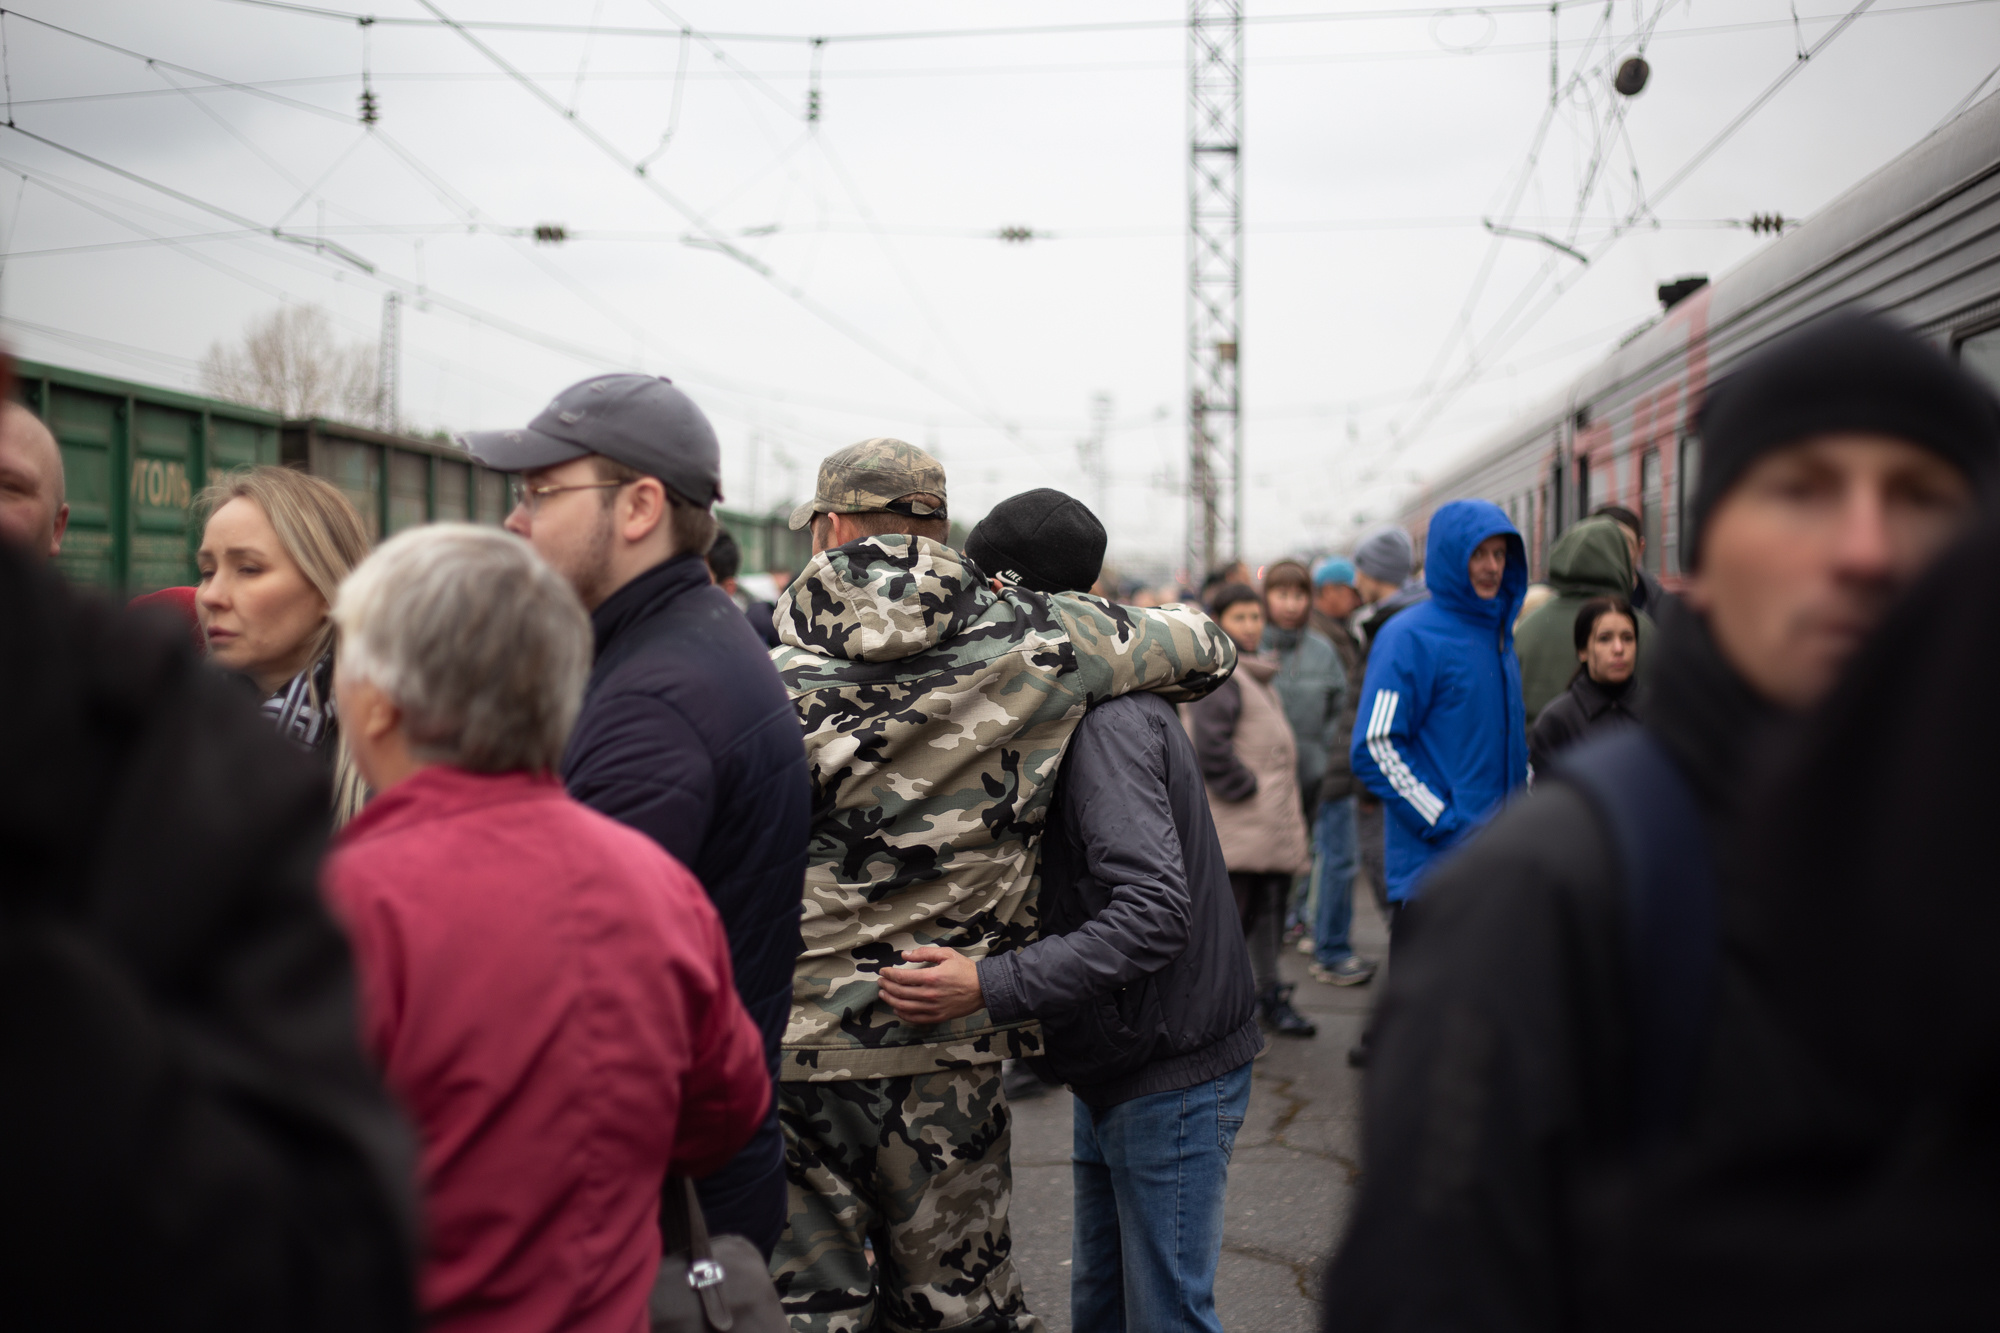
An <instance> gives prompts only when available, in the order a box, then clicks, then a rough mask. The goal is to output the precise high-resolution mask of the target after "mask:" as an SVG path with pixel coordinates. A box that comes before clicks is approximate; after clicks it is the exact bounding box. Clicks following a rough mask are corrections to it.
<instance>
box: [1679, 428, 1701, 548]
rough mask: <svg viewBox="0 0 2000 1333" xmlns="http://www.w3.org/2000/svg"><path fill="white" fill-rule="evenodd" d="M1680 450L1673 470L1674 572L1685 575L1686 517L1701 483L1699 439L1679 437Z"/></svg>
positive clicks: (1691, 508)
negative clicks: (1676, 492) (1674, 493)
mask: <svg viewBox="0 0 2000 1333" xmlns="http://www.w3.org/2000/svg"><path fill="white" fill-rule="evenodd" d="M1680 450H1681V456H1680V460H1679V465H1678V466H1677V467H1676V468H1675V469H1674V483H1675V486H1674V488H1675V490H1677V491H1678V492H1679V494H1678V495H1677V496H1675V498H1674V572H1675V573H1677V574H1686V573H1688V572H1689V569H1688V552H1687V551H1686V550H1685V549H1684V544H1685V542H1686V534H1687V532H1688V516H1689V514H1690V513H1691V512H1692V511H1693V509H1694V494H1695V487H1696V486H1697V485H1699V484H1700V482H1701V437H1700V436H1698V435H1693V434H1689V435H1683V436H1681V444H1680Z"/></svg>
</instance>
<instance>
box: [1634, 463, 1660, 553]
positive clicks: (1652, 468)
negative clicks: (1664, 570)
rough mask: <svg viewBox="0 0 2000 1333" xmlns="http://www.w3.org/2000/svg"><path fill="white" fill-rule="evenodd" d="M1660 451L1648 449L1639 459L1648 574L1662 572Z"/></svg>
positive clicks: (1641, 513) (1643, 536)
mask: <svg viewBox="0 0 2000 1333" xmlns="http://www.w3.org/2000/svg"><path fill="white" fill-rule="evenodd" d="M1663 499H1665V497H1664V496H1662V495H1661V494H1660V451H1659V450H1657V449H1648V450H1647V451H1646V453H1645V456H1644V457H1643V458H1641V459H1640V460H1639V532H1640V534H1641V539H1642V540H1643V541H1644V542H1645V545H1646V549H1645V552H1644V553H1643V554H1642V555H1641V556H1640V559H1641V560H1642V561H1643V562H1644V564H1645V567H1646V572H1647V573H1648V574H1653V575H1658V574H1659V572H1660V502H1661V501H1662V500H1663Z"/></svg>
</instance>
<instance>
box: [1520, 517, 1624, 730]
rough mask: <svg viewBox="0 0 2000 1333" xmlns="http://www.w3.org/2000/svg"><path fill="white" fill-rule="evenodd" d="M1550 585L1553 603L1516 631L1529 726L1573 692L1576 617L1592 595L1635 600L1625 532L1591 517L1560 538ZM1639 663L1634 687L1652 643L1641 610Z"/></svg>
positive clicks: (1551, 557) (1551, 563)
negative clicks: (1556, 700) (1560, 697)
mask: <svg viewBox="0 0 2000 1333" xmlns="http://www.w3.org/2000/svg"><path fill="white" fill-rule="evenodd" d="M1549 586H1551V587H1552V588H1554V589H1555V590H1556V596H1555V598H1554V600H1552V601H1548V602H1544V603H1542V605H1540V606H1539V607H1536V608H1535V613H1534V614H1533V615H1531V616H1529V617H1528V618H1527V619H1526V620H1523V621H1522V622H1521V624H1520V626H1519V627H1518V628H1517V629H1515V631H1514V651H1515V653H1516V654H1517V655H1519V657H1520V659H1521V702H1522V704H1523V705H1525V706H1526V708H1527V710H1528V725H1529V726H1530V727H1533V726H1534V725H1535V719H1536V718H1538V717H1540V716H1541V713H1542V709H1544V708H1546V707H1547V706H1548V704H1549V701H1550V700H1552V699H1554V698H1555V697H1556V696H1557V695H1559V694H1561V693H1562V692H1563V691H1564V690H1566V689H1568V688H1569V682H1570V678H1571V677H1572V676H1574V675H1576V667H1577V660H1576V613H1577V612H1578V611H1580V610H1582V609H1583V604H1584V603H1585V602H1587V601H1589V600H1590V599H1591V598H1593V597H1623V598H1626V599H1627V600H1630V599H1631V596H1632V548H1631V547H1629V546H1627V545H1626V544H1625V530H1624V529H1623V528H1621V527H1619V526H1618V524H1617V523H1615V522H1614V521H1612V520H1611V519H1608V518H1592V519H1586V520H1584V521H1583V522H1581V523H1579V524H1577V525H1576V526H1575V527H1573V528H1571V529H1570V530H1569V531H1568V532H1565V533H1564V534H1563V535H1562V536H1561V537H1559V538H1557V539H1556V544H1555V548H1554V549H1553V550H1551V551H1550V552H1549ZM1638 620H1639V625H1638V628H1639V665H1638V668H1637V671H1636V673H1635V675H1634V681H1635V683H1637V684H1639V685H1641V686H1643V685H1644V684H1645V681H1646V658H1647V655H1648V643H1649V641H1650V640H1651V639H1652V637H1653V622H1652V619H1651V618H1650V617H1649V616H1647V615H1646V613H1645V612H1643V611H1641V612H1639V616H1638Z"/></svg>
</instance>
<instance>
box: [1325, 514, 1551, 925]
mask: <svg viewBox="0 0 2000 1333" xmlns="http://www.w3.org/2000/svg"><path fill="white" fill-rule="evenodd" d="M1424 581H1425V583H1426V584H1427V585H1428V586H1429V588H1430V593H1431V597H1430V600H1429V601H1427V602H1424V603H1422V604H1420V605H1417V606H1413V607H1411V608H1410V609H1409V610H1407V611H1405V612H1403V613H1402V614H1401V615H1399V616H1397V617H1396V618H1395V619H1394V620H1392V621H1390V622H1389V623H1388V624H1387V625H1385V626H1384V627H1383V628H1382V630H1381V633H1380V634H1379V636H1378V637H1377V638H1376V640H1375V642H1374V645H1373V646H1372V647H1371V648H1370V650H1369V654H1368V674H1367V677H1366V679H1365V680H1364V681H1363V682H1362V686H1361V703H1360V711H1359V712H1358V714H1357V715H1356V722H1355V727H1354V739H1353V742H1352V744H1351V746H1350V749H1349V757H1350V758H1351V760H1352V762H1353V765H1354V776H1355V777H1356V778H1358V779H1360V781H1361V783H1362V785H1364V786H1365V787H1367V788H1368V790H1369V791H1371V792H1373V793H1375V794H1376V795H1377V796H1379V797H1380V798H1381V799H1382V802H1383V805H1384V806H1385V807H1386V808H1387V809H1388V810H1389V812H1390V816H1389V821H1388V876H1387V877H1388V888H1389V902H1390V906H1391V910H1392V912H1395V911H1400V910H1401V908H1402V906H1403V905H1404V904H1406V903H1408V902H1409V901H1410V900H1411V899H1412V898H1414V897H1415V896H1416V894H1417V889H1418V885H1419V881H1420V880H1421V878H1422V876H1423V873H1424V869H1425V867H1427V866H1428V865H1429V864H1430V862H1431V860H1432V859H1433V858H1434V857H1436V856H1438V855H1439V854H1440V853H1442V852H1444V851H1445V850H1447V849H1448V848H1451V847H1453V846H1456V845H1457V844H1458V843H1459V842H1461V841H1463V840H1464V839H1465V838H1466V837H1467V836H1469V835H1470V834H1471V833H1472V832H1473V831H1474V830H1476V829H1478V828H1479V827H1480V825H1482V824H1484V823H1485V822H1486V821H1487V820H1488V819H1490V818H1492V817H1493V816H1494V815H1495V814H1496V813H1498V812H1499V809H1500V806H1501V804H1502V803H1503V802H1504V801H1505V800H1506V799H1507V795H1508V793H1509V792H1511V791H1512V790H1513V789H1514V788H1515V787H1517V786H1519V785H1521V784H1522V783H1524V782H1526V781H1527V780H1528V738H1527V724H1526V720H1525V718H1526V715H1525V714H1524V712H1523V711H1522V707H1521V665H1520V663H1519V662H1518V661H1517V660H1516V659H1515V657H1514V617H1515V615H1516V614H1517V613H1518V612H1519V611H1520V609H1521V598H1522V597H1523V596H1524V595H1525V594H1526V592H1527V590H1528V562H1527V554H1526V551H1525V548H1524V547H1523V546H1522V544H1521V534H1520V533H1519V532H1516V531H1515V530H1514V525H1513V524H1512V523H1510V522H1509V521H1508V519H1507V515H1506V514H1505V513H1503V512H1502V511H1501V509H1500V507H1499V506H1498V505H1495V504H1491V503H1489V502H1487V501H1485V500H1454V501H1452V502H1451V503H1450V504H1447V505H1444V506H1442V507H1441V508H1439V509H1438V511H1437V512H1436V513H1435V514H1433V515H1431V522H1430V532H1429V536H1428V539H1427V541H1426V544H1425V563H1424ZM1393 920H1394V917H1393V915H1392V917H1391V921H1392V924H1393Z"/></svg>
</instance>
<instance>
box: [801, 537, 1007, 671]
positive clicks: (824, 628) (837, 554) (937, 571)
mask: <svg viewBox="0 0 2000 1333" xmlns="http://www.w3.org/2000/svg"><path fill="white" fill-rule="evenodd" d="M993 601H994V594H993V591H992V589H991V588H989V587H988V586H987V584H986V582H985V580H984V579H982V578H981V577H980V575H979V573H978V571H977V570H975V569H974V568H973V567H972V566H971V565H970V564H969V563H967V561H966V559H965V557H963V556H961V555H960V554H959V553H958V552H957V551H954V550H952V549H951V548H950V547H949V546H945V545H943V544H942V543H939V542H934V541H932V540H931V539H930V538H928V537H910V536H905V535H903V534H902V533H888V534H885V535H883V536H879V537H864V538H862V539H861V540H860V541H854V542H849V543H848V544H847V545H845V546H836V547H834V548H832V549H831V550H826V551H821V552H820V553H819V554H818V555H816V556H814V557H813V558H812V560H811V562H809V563H808V564H807V565H806V567H805V569H804V570H803V571H801V572H800V574H799V576H798V577H797V578H795V579H793V580H792V582H791V584H790V585H789V586H788V587H787V588H786V589H785V591H784V593H783V595H781V596H780V597H779V598H778V608H777V612H776V617H777V625H778V637H779V638H781V639H783V640H784V641H785V642H786V643H788V644H790V645H791V646H792V647H794V648H804V649H807V650H809V651H811V652H815V653H820V654H823V655H824V656H827V657H838V658H842V659H844V660H846V661H850V662H899V661H901V660H902V659H904V658H906V657H914V656H915V655H916V654H918V653H921V652H925V651H927V650H929V649H931V648H935V647H936V646H937V645H938V644H940V643H943V642H944V641H945V640H947V639H951V638H954V637H956V636H957V635H958V634H959V633H960V632H961V631H963V630H964V629H965V628H966V627H967V626H969V625H971V624H972V622H973V621H975V620H977V619H978V618H979V617H980V615H981V614H983V613H984V612H985V610H986V609H987V608H988V607H989V606H991V605H992V604H993Z"/></svg>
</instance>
